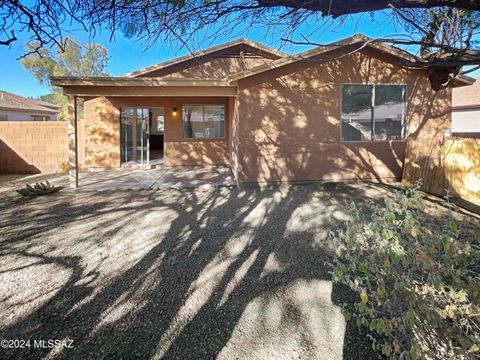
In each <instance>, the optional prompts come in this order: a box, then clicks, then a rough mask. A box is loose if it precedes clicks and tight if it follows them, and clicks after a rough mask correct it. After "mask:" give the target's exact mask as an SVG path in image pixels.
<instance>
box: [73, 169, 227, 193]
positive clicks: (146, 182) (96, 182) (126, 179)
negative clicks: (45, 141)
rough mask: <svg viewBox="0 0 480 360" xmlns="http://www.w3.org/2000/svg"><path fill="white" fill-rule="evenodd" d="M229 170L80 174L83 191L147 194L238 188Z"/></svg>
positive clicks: (171, 170)
mask: <svg viewBox="0 0 480 360" xmlns="http://www.w3.org/2000/svg"><path fill="white" fill-rule="evenodd" d="M234 185H235V181H234V179H233V174H232V171H231V169H230V168H229V167H226V166H181V167H172V168H169V167H164V166H160V167H157V168H154V169H114V170H101V171H88V172H83V173H81V174H80V186H79V189H80V190H93V191H94V190H145V189H158V188H164V187H175V188H188V187H199V186H202V187H203V186H205V187H217V186H234Z"/></svg>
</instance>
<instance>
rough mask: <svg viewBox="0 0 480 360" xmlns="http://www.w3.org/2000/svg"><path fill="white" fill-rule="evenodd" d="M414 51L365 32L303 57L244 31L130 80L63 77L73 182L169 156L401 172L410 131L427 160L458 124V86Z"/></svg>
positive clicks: (271, 166) (336, 174)
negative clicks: (432, 73)
mask: <svg viewBox="0 0 480 360" xmlns="http://www.w3.org/2000/svg"><path fill="white" fill-rule="evenodd" d="M414 59H415V57H414V55H411V54H409V53H408V52H406V51H403V50H400V49H398V48H395V47H392V46H389V45H385V44H382V43H377V42H371V41H369V39H368V38H366V37H364V36H363V35H356V36H354V37H351V38H347V39H344V40H341V41H338V42H335V43H332V44H330V45H328V46H321V47H318V48H314V49H312V50H308V51H305V52H302V53H299V54H295V55H287V54H284V53H282V52H279V51H276V50H274V49H272V48H269V47H266V46H264V45H261V44H258V43H256V42H253V41H250V40H246V39H240V40H237V41H233V42H228V43H225V44H223V45H220V46H215V47H212V48H209V49H206V50H204V51H200V52H197V53H194V54H191V55H188V56H183V57H180V58H177V59H173V60H170V61H166V62H163V63H160V64H157V65H153V66H150V67H147V68H144V69H140V70H137V71H134V72H132V73H129V74H126V75H125V76H122V77H106V78H105V77H103V78H77V77H57V78H53V79H52V83H53V84H54V85H56V86H61V87H62V88H63V91H64V94H66V95H68V96H69V98H70V105H71V106H70V154H71V156H70V167H71V180H72V186H76V185H78V171H77V170H78V168H79V167H81V166H83V167H106V168H108V167H120V166H123V165H129V164H132V163H135V164H144V165H145V164H149V163H151V162H152V161H157V160H158V159H159V158H163V160H164V166H181V165H228V166H230V167H231V169H232V172H233V174H234V177H235V179H236V180H237V182H238V183H258V182H280V181H288V182H301V181H316V180H330V179H377V180H383V179H395V178H397V179H398V178H401V176H402V168H403V166H404V161H405V147H406V139H408V138H409V139H411V140H412V141H411V142H410V143H411V146H412V152H413V153H415V154H417V155H418V157H419V160H420V158H421V157H423V156H430V155H431V154H432V151H436V150H438V149H439V148H440V146H439V145H440V144H441V143H442V142H443V136H444V134H445V133H446V131H447V130H448V131H450V128H451V101H452V90H451V89H450V88H448V89H445V90H442V91H438V92H435V91H433V90H432V89H431V86H430V83H429V80H428V76H427V72H426V71H425V70H423V69H412V68H409V67H407V66H405V63H406V62H408V61H409V60H410V61H411V60H414ZM473 82H474V79H472V78H469V77H466V76H460V77H458V78H457V79H456V80H455V82H454V84H453V86H467V85H471V84H472V83H473ZM78 97H80V98H83V99H84V100H85V103H84V112H85V113H84V124H81V126H84V132H82V130H83V129H79V128H78V127H79V123H78V121H77V111H75V109H76V106H77V105H76V104H77V102H76V99H77V98H78ZM82 133H83V135H82V136H79V135H78V134H82ZM411 165H412V166H415V164H411Z"/></svg>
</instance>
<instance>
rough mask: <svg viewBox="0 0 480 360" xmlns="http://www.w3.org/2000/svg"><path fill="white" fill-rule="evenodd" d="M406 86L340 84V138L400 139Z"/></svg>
mask: <svg viewBox="0 0 480 360" xmlns="http://www.w3.org/2000/svg"><path fill="white" fill-rule="evenodd" d="M405 111H406V85H358V84H343V85H342V141H372V140H374V141H375V140H377V141H381V140H401V139H403V125H404V122H405Z"/></svg>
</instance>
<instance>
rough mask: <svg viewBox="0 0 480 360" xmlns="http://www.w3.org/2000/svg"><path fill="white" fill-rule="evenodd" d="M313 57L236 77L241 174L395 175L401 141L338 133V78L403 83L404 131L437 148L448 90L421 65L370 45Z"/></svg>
mask: <svg viewBox="0 0 480 360" xmlns="http://www.w3.org/2000/svg"><path fill="white" fill-rule="evenodd" d="M345 51H348V49H346V50H345ZM335 56H340V57H341V56H342V53H338V54H335ZM316 60H318V61H315V59H314V60H312V61H304V62H298V63H294V64H291V65H287V66H284V67H282V68H278V69H275V70H271V71H267V72H265V73H262V74H259V75H256V76H252V77H250V78H246V79H243V80H241V81H240V82H239V105H238V108H239V113H240V114H239V120H238V123H237V126H238V130H237V131H238V139H239V140H238V141H239V145H238V155H237V156H238V160H239V165H238V174H239V180H240V181H245V182H256V181H304V180H307V181H308V180H326V179H375V180H379V181H381V180H382V179H388V178H397V179H400V178H401V177H402V173H403V166H404V161H405V145H406V144H405V141H375V142H371V141H367V142H342V141H341V140H340V139H341V132H340V131H341V85H342V84H352V83H353V84H355V83H360V84H362V83H363V84H406V86H407V113H406V124H405V126H406V133H407V134H409V137H410V138H411V139H412V141H413V142H415V146H416V151H417V153H418V154H422V155H425V156H430V154H433V152H434V151H435V149H437V148H438V146H437V145H438V144H439V142H440V141H441V139H442V133H443V129H445V128H450V111H449V105H450V99H451V97H450V95H451V92H450V90H446V91H441V92H437V93H435V92H434V91H433V90H432V89H431V87H430V84H429V82H428V79H427V77H426V74H425V73H424V72H423V71H420V70H407V69H404V68H402V67H400V66H396V65H393V64H391V63H389V62H387V61H386V60H389V59H385V56H380V55H379V54H378V53H374V52H371V51H364V52H362V53H356V54H354V55H350V56H346V57H342V58H340V59H336V60H331V61H325V59H316Z"/></svg>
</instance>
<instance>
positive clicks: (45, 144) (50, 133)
mask: <svg viewBox="0 0 480 360" xmlns="http://www.w3.org/2000/svg"><path fill="white" fill-rule="evenodd" d="M67 125H68V124H67V122H65V121H55V122H52V121H14V122H10V121H5V122H0V173H4V174H22V173H40V172H57V171H65V170H66V169H67V164H68V137H67Z"/></svg>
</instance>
